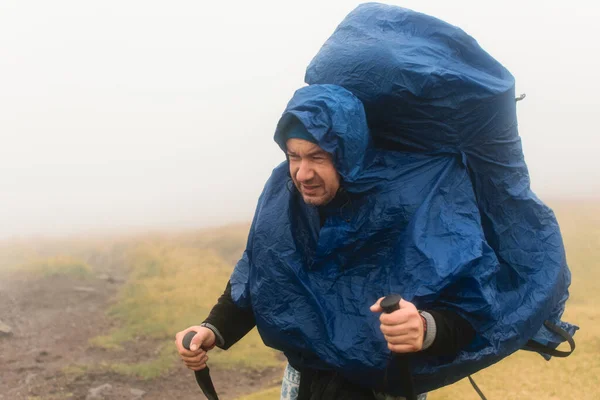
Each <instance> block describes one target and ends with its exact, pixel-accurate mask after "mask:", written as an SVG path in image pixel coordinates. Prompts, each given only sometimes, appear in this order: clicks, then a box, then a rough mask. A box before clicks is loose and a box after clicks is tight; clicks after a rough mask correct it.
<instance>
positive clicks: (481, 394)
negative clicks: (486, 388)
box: [469, 375, 487, 400]
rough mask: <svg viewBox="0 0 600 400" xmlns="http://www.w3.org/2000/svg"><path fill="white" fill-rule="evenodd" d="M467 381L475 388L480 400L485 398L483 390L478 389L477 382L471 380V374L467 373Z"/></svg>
mask: <svg viewBox="0 0 600 400" xmlns="http://www.w3.org/2000/svg"><path fill="white" fill-rule="evenodd" d="M469 382H471V385H472V386H473V389H475V391H476V392H477V394H478V395H479V397H481V400H487V399H486V398H485V396H484V394H483V392H482V391H481V389H479V386H477V384H476V383H475V381H474V380H473V378H471V375H469Z"/></svg>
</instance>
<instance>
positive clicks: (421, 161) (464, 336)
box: [177, 3, 577, 400]
mask: <svg viewBox="0 0 600 400" xmlns="http://www.w3.org/2000/svg"><path fill="white" fill-rule="evenodd" d="M305 80H306V82H307V83H308V84H309V86H307V87H305V88H302V89H300V90H299V91H297V92H296V93H295V95H294V97H293V98H292V100H291V101H290V103H289V104H288V106H287V109H286V111H285V112H284V114H283V116H282V118H281V120H280V122H279V124H278V126H277V130H276V133H275V141H276V142H277V144H278V145H279V146H280V147H281V148H282V150H283V151H285V152H286V154H287V157H288V161H286V162H285V163H283V164H282V165H280V166H279V167H277V168H276V169H275V170H274V171H273V174H272V175H271V177H270V179H269V181H268V182H267V184H266V186H265V188H264V191H263V193H262V195H261V197H260V199H259V201H258V206H257V209H256V213H255V216H254V220H253V223H252V227H251V230H250V234H249V237H248V243H247V247H246V250H245V252H244V254H243V256H242V258H241V260H240V261H239V262H238V264H237V265H236V268H235V270H234V272H233V274H232V276H231V278H230V283H229V284H228V286H227V289H226V291H225V293H224V295H223V296H222V297H221V298H220V299H219V302H218V303H217V305H216V306H215V307H214V308H213V310H212V312H211V314H210V315H209V317H208V318H207V319H206V321H205V324H204V327H193V328H194V329H198V332H199V333H198V335H196V337H195V338H194V340H193V344H194V345H195V346H198V347H199V348H204V349H205V350H208V349H210V348H211V347H212V346H214V345H215V344H216V345H219V346H221V347H222V348H228V347H229V346H231V345H232V344H233V343H235V342H236V341H237V340H239V338H241V337H242V336H243V335H244V334H246V333H247V332H248V330H250V329H251V328H252V327H253V326H254V325H255V324H256V326H257V328H258V330H259V333H260V335H261V338H262V339H263V341H264V343H265V344H266V345H268V346H270V347H273V348H275V349H279V350H281V351H283V353H284V354H285V355H286V357H287V359H288V361H289V364H290V365H291V367H293V369H294V370H296V371H299V372H300V376H301V378H300V388H299V392H300V393H299V395H300V398H301V399H313V400H317V399H320V398H330V399H344V398H351V399H359V398H362V399H372V398H373V396H375V394H374V393H377V394H380V393H384V394H386V395H392V396H400V395H405V394H407V390H408V389H407V385H406V382H404V381H402V380H400V379H399V376H401V370H402V368H400V367H401V364H402V363H400V362H399V360H406V359H407V358H408V359H409V362H410V370H411V375H412V377H413V384H414V388H415V391H416V393H425V392H428V391H431V390H434V389H437V388H439V387H442V386H444V385H448V384H450V383H453V382H455V381H457V380H459V379H462V378H464V377H466V376H468V375H469V374H472V373H474V372H477V371H479V370H480V369H482V368H486V367H487V366H489V365H491V364H493V363H495V362H498V361H500V360H501V359H502V358H504V357H506V356H508V355H509V354H512V353H513V352H515V351H517V350H519V349H522V348H526V349H529V350H535V351H538V352H540V353H541V354H542V355H544V357H546V358H550V357H549V355H558V356H564V355H565V354H564V353H561V352H557V351H554V350H555V348H556V347H557V346H558V345H559V344H560V343H561V342H563V341H565V340H568V341H569V344H571V347H572V348H573V346H574V343H573V342H572V339H571V338H570V336H571V335H573V334H574V332H575V331H576V330H577V327H576V326H574V325H570V324H568V323H565V322H563V321H561V316H562V313H563V311H564V307H565V302H566V300H567V298H568V287H569V284H570V272H569V269H568V266H567V264H566V258H565V253H564V247H563V244H562V238H561V235H560V230H559V227H558V223H557V221H556V218H555V217H554V215H553V213H552V211H551V210H550V209H549V208H548V207H546V206H545V205H544V204H543V203H542V202H541V201H540V200H539V199H538V198H537V197H536V196H535V194H534V193H533V192H532V191H531V189H530V187H529V175H528V171H527V166H526V164H525V162H524V156H523V151H522V148H521V140H520V137H519V133H518V129H517V127H518V123H517V116H516V105H515V81H514V78H513V76H512V75H511V74H510V72H509V71H508V70H506V68H504V67H503V66H502V65H501V64H500V63H499V62H498V61H496V60H495V59H493V58H492V57H491V56H490V55H489V54H488V53H487V52H485V51H484V50H483V49H481V47H479V45H478V44H477V42H476V41H475V40H474V39H473V38H471V37H470V36H469V35H467V34H466V33H465V32H463V31H462V30H460V29H459V28H457V27H454V26H452V25H449V24H447V23H445V22H443V21H440V20H438V19H435V18H432V17H429V16H426V15H423V14H420V13H415V12H413V11H410V10H406V9H402V8H399V7H393V6H386V5H381V4H374V3H369V4H365V5H361V6H359V7H358V8H357V9H356V10H355V11H353V12H352V13H350V14H349V15H348V16H347V17H346V19H345V20H344V21H343V22H342V23H341V24H340V26H338V28H337V29H336V30H335V32H334V33H333V35H332V36H331V37H330V39H329V40H328V41H327V42H326V43H325V45H324V46H323V47H322V49H321V50H320V51H319V53H318V54H317V55H316V56H315V58H314V59H313V60H312V62H311V64H310V65H309V67H308V68H307V72H306V78H305ZM367 121H368V123H367ZM392 150H393V151H392ZM392 293H397V294H400V295H402V297H403V298H404V301H403V302H401V303H400V310H398V311H396V312H393V313H391V314H389V315H388V314H379V313H380V312H381V308H380V306H379V303H378V302H379V299H381V297H383V296H386V295H389V294H392ZM418 310H422V311H423V312H419V311H418ZM186 331H187V330H186ZM186 331H183V332H180V333H179V334H178V335H177V342H178V348H179V351H180V354H181V355H182V358H183V359H184V361H185V362H186V364H187V365H188V366H189V367H190V368H193V369H199V368H202V367H203V366H204V365H205V362H206V359H207V356H206V352H205V351H204V350H198V349H196V350H195V351H194V352H185V351H184V350H183V349H182V348H181V344H180V341H181V337H182V336H183V334H184V333H185V332H186ZM392 353H395V354H400V355H401V356H402V357H401V358H398V357H393V356H392V355H391V354H392Z"/></svg>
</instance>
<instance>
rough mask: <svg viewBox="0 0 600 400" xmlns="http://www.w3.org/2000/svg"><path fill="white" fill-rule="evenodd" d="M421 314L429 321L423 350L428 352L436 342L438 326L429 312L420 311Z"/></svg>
mask: <svg viewBox="0 0 600 400" xmlns="http://www.w3.org/2000/svg"><path fill="white" fill-rule="evenodd" d="M419 314H421V316H423V318H425V321H427V332H426V333H425V337H424V338H423V347H422V348H421V350H427V349H428V348H429V347H431V345H432V344H433V341H434V340H435V336H436V334H437V325H436V324H435V319H434V318H433V315H431V314H429V313H428V312H427V311H419Z"/></svg>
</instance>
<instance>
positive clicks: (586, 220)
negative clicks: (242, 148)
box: [0, 202, 600, 400]
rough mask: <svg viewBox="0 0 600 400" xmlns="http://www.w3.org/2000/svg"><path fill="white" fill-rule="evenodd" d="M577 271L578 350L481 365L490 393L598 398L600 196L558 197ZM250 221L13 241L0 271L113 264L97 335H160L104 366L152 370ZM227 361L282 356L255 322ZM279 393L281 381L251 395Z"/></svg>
mask: <svg viewBox="0 0 600 400" xmlns="http://www.w3.org/2000/svg"><path fill="white" fill-rule="evenodd" d="M551 206H553V207H554V210H555V212H556V214H557V217H558V219H559V222H560V225H561V230H562V234H563V237H564V241H565V244H566V248H567V256H568V261H569V265H570V267H571V270H572V273H573V281H572V286H571V298H570V300H569V302H568V303H567V310H566V313H565V317H564V319H565V320H567V321H570V322H573V323H576V324H578V325H580V327H581V330H580V331H579V332H578V333H577V335H576V341H577V350H576V352H575V354H574V355H573V356H571V357H569V358H568V359H553V360H552V361H550V362H546V361H544V360H543V359H542V358H541V357H540V356H538V355H536V354H532V353H526V352H518V353H517V354H515V355H513V356H511V357H509V358H507V359H505V360H503V361H502V362H500V363H498V364H497V365H494V366H492V367H490V368H488V369H486V370H484V371H481V372H480V373H478V374H476V375H475V379H476V381H477V383H478V384H479V386H480V387H481V389H482V390H483V391H484V393H485V394H486V396H487V397H488V398H489V399H522V398H543V399H571V398H576V399H595V398H597V397H598V395H599V392H598V391H599V390H600V389H598V388H600V382H599V380H600V379H599V377H600V323H598V321H600V311H599V309H598V308H597V307H596V303H598V301H599V300H600V284H599V283H598V282H600V268H599V265H598V263H599V260H600V205H597V204H594V203H592V202H590V203H568V202H565V203H553V204H551ZM247 230H248V226H247V225H244V226H230V227H224V228H220V229H212V230H205V231H190V232H182V233H173V234H153V235H143V236H131V237H121V238H97V239H80V240H58V241H31V242H11V243H4V244H0V274H1V273H4V274H7V273H8V274H23V273H27V274H39V275H44V274H57V273H64V274H79V275H81V276H82V277H85V276H88V275H90V274H91V275H98V274H110V275H114V276H118V277H120V278H121V279H123V281H124V283H123V284H122V286H121V288H120V291H119V293H118V295H117V298H116V299H115V302H114V304H113V306H112V307H110V309H109V310H108V314H109V315H110V317H111V318H112V319H113V320H114V321H115V323H114V326H115V328H114V329H113V330H111V331H108V332H103V333H102V334H100V335H99V336H96V337H94V338H91V339H90V340H91V343H92V344H93V345H94V346H96V347H98V348H102V349H105V350H106V351H108V352H123V351H124V349H126V348H127V347H128V346H130V345H131V344H132V343H133V342H136V341H140V340H141V339H143V340H147V341H151V342H152V343H154V344H156V346H155V348H157V350H156V351H155V352H154V356H153V358H151V359H149V360H148V359H146V360H144V361H142V362H138V363H129V364H128V363H124V362H121V363H105V364H103V365H102V367H103V368H105V369H107V370H111V371H114V372H117V373H120V374H124V375H134V376H138V377H142V378H144V379H152V378H155V377H157V376H160V375H164V374H167V373H168V372H169V371H171V370H173V368H175V367H176V366H177V365H178V364H177V355H176V353H175V349H174V346H173V343H172V341H173V336H174V334H175V332H177V331H178V330H181V329H183V328H185V327H187V326H189V325H191V324H196V323H199V322H200V321H201V320H202V319H203V318H204V316H205V315H206V314H207V312H208V311H209V309H210V307H211V306H212V304H213V303H214V302H215V300H216V299H217V298H218V296H219V295H220V293H221V292H222V290H223V288H224V287H225V283H226V281H227V279H228V277H229V275H230V273H231V270H232V268H233V266H234V263H235V261H236V260H237V259H238V258H239V256H240V255H241V253H242V250H243V248H244V246H245V240H246V234H247ZM211 365H214V366H215V367H216V368H219V369H221V368H222V369H227V368H239V367H243V368H249V369H256V370H260V369H263V368H266V367H269V366H278V365H281V361H280V359H279V358H278V355H277V353H276V352H274V351H271V350H269V349H267V348H265V347H264V345H263V344H262V342H261V341H260V338H259V337H258V335H257V334H256V332H255V331H254V332H253V333H252V334H251V335H249V336H248V337H247V338H245V339H244V340H243V341H242V342H240V343H239V344H237V345H236V346H235V348H234V349H232V351H229V352H227V354H224V353H223V352H219V351H214V352H213V355H212V357H211ZM259 398H260V399H266V400H269V399H278V398H279V394H278V390H277V389H276V388H272V389H269V390H266V391H265V390H263V391H260V392H258V393H255V394H254V395H252V396H250V397H247V398H246V399H247V400H250V399H259ZM429 398H430V399H438V400H444V399H448V400H450V399H457V398H459V399H467V400H468V399H478V396H477V395H476V394H475V392H474V391H473V389H472V388H471V387H470V385H469V383H468V382H467V381H464V380H463V381H461V382H459V383H457V384H455V385H452V386H449V387H446V388H443V389H440V390H438V391H435V392H434V393H432V394H431V395H430V397H429Z"/></svg>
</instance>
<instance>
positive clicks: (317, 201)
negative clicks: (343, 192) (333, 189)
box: [302, 196, 331, 206]
mask: <svg viewBox="0 0 600 400" xmlns="http://www.w3.org/2000/svg"><path fill="white" fill-rule="evenodd" d="M302 199H303V200H304V202H305V203H306V204H310V205H311V206H324V205H325V204H327V203H329V202H330V201H331V199H330V198H329V197H325V196H322V197H309V196H302Z"/></svg>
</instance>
